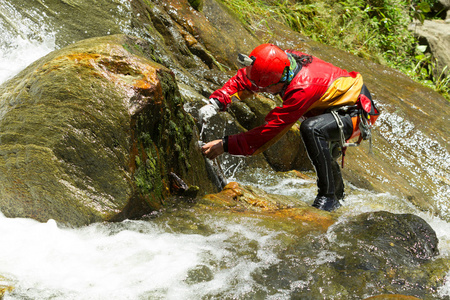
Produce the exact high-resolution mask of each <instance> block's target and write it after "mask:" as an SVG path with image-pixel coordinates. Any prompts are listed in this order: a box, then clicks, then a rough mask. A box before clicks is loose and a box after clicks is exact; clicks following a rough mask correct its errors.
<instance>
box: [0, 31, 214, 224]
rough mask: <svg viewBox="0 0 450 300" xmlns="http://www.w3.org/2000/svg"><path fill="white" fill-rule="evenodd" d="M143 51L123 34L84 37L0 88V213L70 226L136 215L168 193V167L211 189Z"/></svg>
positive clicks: (185, 118) (186, 129) (157, 68)
mask: <svg viewBox="0 0 450 300" xmlns="http://www.w3.org/2000/svg"><path fill="white" fill-rule="evenodd" d="M143 49H147V50H143ZM148 49H151V46H150V45H149V44H148V43H146V42H144V41H142V40H138V39H135V38H128V37H126V36H111V37H106V38H96V39H91V40H85V41H83V42H79V43H76V44H73V45H71V46H69V47H66V48H64V49H62V50H59V51H55V52H53V53H51V54H50V55H48V56H46V57H44V58H42V59H40V60H39V61H37V62H35V63H34V64H33V65H31V66H30V67H28V68H27V69H26V70H24V71H23V72H21V73H20V74H19V75H18V76H16V77H15V78H13V79H12V80H10V81H9V82H7V83H5V84H4V85H3V86H1V87H0V99H1V102H0V110H1V116H0V117H1V118H0V127H1V129H2V130H1V133H0V139H1V145H0V155H1V160H0V169H1V172H0V174H1V175H0V183H1V187H2V188H1V189H0V204H1V207H2V212H3V213H4V214H5V215H6V216H8V217H31V218H34V219H36V220H39V221H47V220H48V219H50V218H52V219H55V220H57V221H58V222H61V223H65V224H72V225H82V224H89V223H91V222H96V221H102V220H120V219H124V218H130V217H136V216H141V215H143V214H145V213H149V212H151V211H152V210H155V209H158V208H160V207H161V205H162V204H163V203H164V201H165V200H164V199H165V198H168V197H169V196H170V191H169V183H168V173H169V171H171V172H174V173H178V174H180V176H182V177H183V178H185V180H186V182H187V183H188V184H190V185H197V186H200V187H201V188H202V189H204V191H215V190H216V189H215V187H214V185H213V184H212V183H210V182H209V179H208V178H207V174H206V171H205V168H204V163H203V158H202V156H201V154H200V151H199V150H198V146H197V144H196V141H197V138H196V136H195V132H194V131H193V130H195V128H194V121H193V119H192V118H191V117H190V116H189V115H187V114H186V113H185V112H184V110H183V102H182V99H181V97H180V95H179V92H178V89H177V86H176V84H175V81H174V78H173V74H172V73H171V72H170V71H169V70H167V69H165V68H164V67H162V66H161V65H158V64H156V63H155V62H153V61H151V60H149V59H148V58H146V57H145V55H148V52H146V51H149V50H148ZM192 164H194V165H198V167H197V168H196V170H195V171H193V170H192ZM202 166H203V167H202Z"/></svg>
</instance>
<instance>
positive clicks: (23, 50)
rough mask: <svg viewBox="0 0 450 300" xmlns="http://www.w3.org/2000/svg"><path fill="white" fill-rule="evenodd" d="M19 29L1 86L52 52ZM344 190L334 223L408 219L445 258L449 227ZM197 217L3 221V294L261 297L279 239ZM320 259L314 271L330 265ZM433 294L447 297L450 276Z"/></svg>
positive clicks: (307, 189)
mask: <svg viewBox="0 0 450 300" xmlns="http://www.w3.org/2000/svg"><path fill="white" fill-rule="evenodd" d="M0 8H1V13H2V14H3V15H4V16H6V19H9V20H15V19H16V18H17V16H15V15H14V13H15V12H14V10H13V9H11V8H10V7H8V6H7V5H6V4H1V5H0ZM32 17H34V18H39V16H32ZM11 24H12V23H11ZM22 24H23V26H21V27H17V28H16V30H17V32H20V34H17V35H14V36H12V35H11V36H8V35H3V34H2V36H1V37H0V38H1V40H0V47H1V48H0V83H1V82H4V81H5V80H7V79H8V78H10V77H12V76H14V75H15V74H16V73H18V72H19V71H20V70H21V69H23V68H24V67H26V66H27V65H28V64H29V63H31V62H32V61H34V60H35V59H37V58H39V57H41V56H43V55H45V54H47V53H48V52H50V51H52V50H54V49H55V48H56V46H55V42H54V34H52V32H51V30H48V28H40V27H37V26H36V22H29V23H27V20H26V19H24V20H23V22H22ZM0 25H3V26H6V25H5V24H0ZM15 26H18V25H15ZM43 32H45V34H39V33H43ZM392 122H395V120H393V121H392ZM235 171H237V172H235ZM227 174H228V175H229V178H228V180H235V181H238V182H241V183H243V184H251V185H253V186H257V187H259V188H262V189H264V190H266V191H267V192H270V193H273V194H284V195H290V196H296V197H298V198H300V199H311V200H312V199H313V198H314V195H315V192H316V187H315V185H314V182H313V181H311V180H304V179H298V178H290V179H287V178H286V177H282V176H279V175H277V174H276V173H270V172H254V173H253V174H250V175H249V174H246V176H243V175H242V174H241V175H239V174H240V173H239V170H228V173H227ZM236 174H237V175H236ZM347 192H348V196H347V198H346V201H345V202H344V205H343V207H342V208H341V209H340V211H341V212H342V217H341V219H345V218H347V217H348V216H352V215H358V214H360V213H363V212H367V211H379V210H386V211H391V212H394V213H414V214H416V215H419V216H420V217H422V218H424V219H425V220H426V221H427V222H428V223H429V224H430V225H431V226H432V227H433V229H434V230H435V231H436V233H437V236H438V238H439V249H440V255H441V256H449V255H450V224H449V223H448V222H445V221H443V220H442V219H439V218H437V217H434V216H432V215H430V214H428V213H426V212H421V211H419V210H418V209H416V208H415V207H414V206H412V205H411V204H410V203H409V202H408V201H406V200H405V199H401V198H396V197H393V196H392V195H387V194H374V193H371V192H369V191H365V190H361V189H358V188H355V187H352V186H348V187H347ZM199 218H200V221H199V223H193V222H191V221H190V220H183V218H179V219H178V220H177V222H170V221H169V220H168V219H166V218H159V217H158V216H153V217H149V218H147V219H145V220H141V221H124V222H121V223H113V224H110V223H104V224H94V225H91V226H87V227H84V228H79V229H69V228H62V227H60V226H58V225H57V224H56V222H55V221H53V220H49V221H48V222H47V223H38V222H36V221H34V220H31V219H20V218H17V219H10V218H6V217H4V216H3V215H2V214H1V213H0V234H1V247H0V286H1V285H2V284H3V285H12V286H14V290H13V291H12V292H11V293H7V294H6V296H5V299H201V298H204V297H210V298H229V299H243V298H246V295H259V294H261V295H263V294H265V292H267V291H266V290H267V287H265V286H261V284H260V283H258V282H257V281H256V280H255V278H254V276H253V275H254V274H256V273H258V272H260V271H261V270H265V269H267V268H269V267H270V266H273V265H276V264H278V263H279V260H280V258H279V257H278V255H277V248H278V247H279V239H277V237H278V236H279V235H281V234H283V233H281V232H277V231H275V230H269V229H266V228H260V227H258V226H255V220H252V219H246V218H243V219H241V218H240V219H230V218H225V217H224V218H216V219H213V218H210V217H208V216H207V215H204V216H201V217H199ZM322 254H323V253H322ZM322 254H321V253H318V256H317V259H316V261H315V262H314V263H315V264H317V265H320V264H322V263H324V262H325V261H326V260H327V259H332V256H331V258H330V257H326V256H324V255H322ZM2 276H3V277H4V279H2ZM296 284H297V285H298V284H303V283H301V282H297V283H292V289H294V288H295V285H296ZM290 293H291V290H281V291H278V292H277V293H275V294H274V293H272V294H273V296H271V297H269V298H268V299H290ZM439 294H440V295H441V296H442V297H444V296H450V274H449V275H448V280H447V281H446V284H445V285H444V286H443V287H442V288H441V289H440V290H439ZM255 297H256V296H255ZM247 298H248V297H247Z"/></svg>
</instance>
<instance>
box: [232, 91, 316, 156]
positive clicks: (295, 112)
mask: <svg viewBox="0 0 450 300" xmlns="http://www.w3.org/2000/svg"><path fill="white" fill-rule="evenodd" d="M307 94H308V93H307V92H306V91H305V90H297V91H296V92H295V93H293V95H292V96H290V97H286V100H285V101H284V102H283V106H282V107H276V108H274V109H273V110H272V111H271V112H269V114H268V115H267V116H266V118H265V124H263V125H261V126H259V127H256V128H253V129H251V130H249V131H247V132H242V133H239V134H236V135H231V136H229V137H228V152H229V153H230V154H233V155H244V156H249V155H256V154H259V153H261V152H263V151H264V150H266V149H267V148H269V147H270V146H271V145H273V144H274V143H275V142H277V141H278V140H279V139H280V138H281V137H282V136H283V135H284V134H285V133H286V132H287V131H288V130H289V129H290V128H291V127H292V125H294V124H295V122H297V120H298V119H299V118H300V117H302V116H303V114H304V113H305V112H306V111H307V110H308V108H309V107H310V106H311V105H312V103H314V101H315V99H314V98H311V97H308V95H307Z"/></svg>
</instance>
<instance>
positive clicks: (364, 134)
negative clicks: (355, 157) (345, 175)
mask: <svg viewBox="0 0 450 300" xmlns="http://www.w3.org/2000/svg"><path fill="white" fill-rule="evenodd" d="M355 109H356V110H358V115H357V116H358V117H359V120H360V122H359V131H360V134H359V139H358V141H357V142H356V143H349V142H348V141H346V140H345V135H344V124H343V123H342V120H341V118H340V117H339V112H344V113H347V112H349V111H351V110H355ZM331 114H332V115H333V117H334V119H335V120H336V123H337V125H338V127H339V131H340V133H339V136H340V139H339V146H340V147H341V154H342V168H344V158H345V152H346V150H347V147H358V146H359V145H361V142H362V141H363V140H369V153H370V154H373V152H372V124H371V123H370V122H369V119H370V115H369V114H365V113H364V110H363V109H361V108H358V107H357V105H354V106H343V107H338V108H335V109H332V110H331Z"/></svg>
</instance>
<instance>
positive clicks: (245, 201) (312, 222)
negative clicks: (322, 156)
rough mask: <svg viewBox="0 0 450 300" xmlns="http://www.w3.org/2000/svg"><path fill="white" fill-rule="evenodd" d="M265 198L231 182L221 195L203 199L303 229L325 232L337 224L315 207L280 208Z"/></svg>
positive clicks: (330, 216)
mask: <svg viewBox="0 0 450 300" xmlns="http://www.w3.org/2000/svg"><path fill="white" fill-rule="evenodd" d="M265 196H266V195H264V194H261V195H259V194H255V193H253V192H252V191H250V190H248V189H246V188H245V187H242V186H241V185H239V183H237V182H230V183H229V184H227V185H226V186H225V187H224V188H223V190H222V191H221V192H220V193H217V194H210V195H206V196H204V197H203V198H204V199H205V200H207V201H209V202H210V203H214V204H215V205H218V206H223V207H229V208H231V209H233V210H236V212H244V211H245V212H246V213H249V214H253V215H254V216H256V217H257V216H268V217H271V218H273V219H279V220H290V221H293V222H295V223H300V224H302V225H303V227H308V228H310V227H311V226H312V227H314V228H316V229H319V230H321V231H324V232H325V231H326V230H327V229H328V227H330V226H331V225H332V224H334V223H335V222H336V217H335V216H334V215H333V214H330V213H328V212H324V211H321V210H318V209H316V208H313V207H295V208H287V207H280V206H278V205H277V204H276V203H274V202H273V201H270V200H268V199H267V198H266V197H265ZM243 209H244V211H243Z"/></svg>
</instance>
